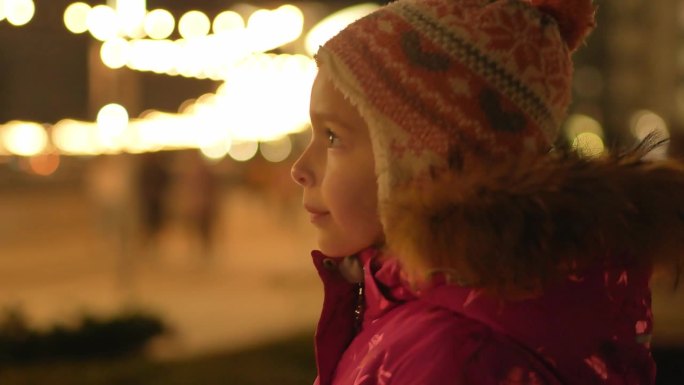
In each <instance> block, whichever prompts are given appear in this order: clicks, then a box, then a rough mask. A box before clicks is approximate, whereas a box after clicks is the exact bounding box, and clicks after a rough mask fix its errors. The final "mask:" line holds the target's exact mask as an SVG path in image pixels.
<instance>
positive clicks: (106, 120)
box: [97, 103, 128, 151]
mask: <svg viewBox="0 0 684 385" xmlns="http://www.w3.org/2000/svg"><path fill="white" fill-rule="evenodd" d="M97 128H98V139H99V141H100V144H101V145H102V146H103V147H104V148H106V149H108V150H113V151H117V150H120V149H121V147H122V146H123V145H124V134H125V131H126V129H127V128H128V111H126V109H125V108H124V107H123V106H121V105H119V104H116V103H110V104H107V105H106V106H104V107H102V108H101V109H100V111H99V112H98V113H97Z"/></svg>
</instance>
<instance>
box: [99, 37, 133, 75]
mask: <svg viewBox="0 0 684 385" xmlns="http://www.w3.org/2000/svg"><path fill="white" fill-rule="evenodd" d="M129 53H130V46H129V44H128V41H127V40H125V39H123V38H120V37H117V38H114V39H110V40H107V41H105V42H104V43H102V47H100V58H101V59H102V63H104V64H105V65H106V66H107V67H109V68H113V69H116V68H121V67H123V66H125V65H126V63H127V62H128V60H129Z"/></svg>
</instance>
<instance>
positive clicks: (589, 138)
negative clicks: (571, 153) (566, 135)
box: [572, 132, 605, 158]
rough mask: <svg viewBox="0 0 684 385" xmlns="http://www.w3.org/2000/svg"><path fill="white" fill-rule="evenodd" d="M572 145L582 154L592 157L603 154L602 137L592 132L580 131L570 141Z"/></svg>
mask: <svg viewBox="0 0 684 385" xmlns="http://www.w3.org/2000/svg"><path fill="white" fill-rule="evenodd" d="M572 147H573V148H574V149H575V150H576V151H577V152H578V153H579V154H580V155H582V156H584V157H589V158H594V157H597V156H600V155H601V154H603V151H604V150H605V145H604V143H603V139H602V138H601V137H600V136H598V135H596V134H595V133H593V132H582V133H580V134H579V135H577V137H575V140H574V141H573V143H572Z"/></svg>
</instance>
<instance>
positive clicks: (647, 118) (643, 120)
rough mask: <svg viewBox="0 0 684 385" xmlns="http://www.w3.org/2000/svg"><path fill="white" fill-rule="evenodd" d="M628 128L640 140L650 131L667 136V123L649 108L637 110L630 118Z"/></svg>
mask: <svg viewBox="0 0 684 385" xmlns="http://www.w3.org/2000/svg"><path fill="white" fill-rule="evenodd" d="M630 129H631V131H632V134H634V136H635V137H636V138H637V139H639V140H641V139H644V138H645V137H647V136H648V135H649V134H651V133H657V134H658V135H660V136H661V137H663V138H666V137H668V136H669V130H668V128H667V123H665V120H664V119H663V118H662V117H661V116H660V115H658V114H656V113H655V112H653V111H649V110H639V111H637V112H635V113H634V114H633V115H632V118H631V119H630Z"/></svg>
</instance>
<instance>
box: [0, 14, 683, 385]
mask: <svg viewBox="0 0 684 385" xmlns="http://www.w3.org/2000/svg"><path fill="white" fill-rule="evenodd" d="M380 4H383V2H378V3H363V4H362V3H360V2H356V1H349V0H347V1H333V0H325V1H306V2H293V3H284V2H278V1H260V0H251V1H249V2H234V1H230V0H194V1H169V0H91V1H86V2H73V1H69V0H0V384H2V385H5V384H9V385H13V384H35V383H41V384H42V383H48V382H49V383H53V384H58V385H61V384H157V383H159V384H161V383H164V384H190V383H192V384H266V383H274V382H275V383H278V384H303V383H311V382H312V380H313V377H314V375H315V368H314V361H313V351H312V350H313V344H312V337H311V336H312V333H313V329H314V327H315V323H316V320H317V317H318V314H319V311H320V306H321V301H322V293H321V285H320V283H319V281H318V278H317V276H316V273H315V271H314V269H313V266H312V265H311V263H310V257H309V252H310V249H311V248H313V247H314V245H315V240H314V234H313V232H312V229H311V226H310V225H309V223H308V220H307V218H306V217H305V216H304V215H303V212H302V211H303V210H301V202H300V192H299V189H298V188H297V187H296V186H295V185H294V183H292V182H291V180H290V176H289V168H290V165H291V163H292V161H293V160H294V159H295V158H296V156H297V154H298V153H299V152H300V151H301V150H302V149H303V148H304V146H305V144H306V143H307V141H308V136H307V135H308V133H307V129H308V124H309V122H308V103H309V100H308V98H309V90H310V87H311V83H312V81H313V78H314V76H315V73H316V66H315V64H314V62H313V59H312V54H313V53H314V52H315V50H316V48H317V47H318V46H319V45H320V44H322V43H323V42H324V41H325V40H327V39H328V38H329V37H331V36H332V35H333V34H334V33H336V32H337V31H339V30H340V29H341V28H343V27H344V26H345V25H347V24H348V23H349V22H351V21H353V20H355V19H356V18H358V17H360V16H362V15H364V14H367V13H368V12H370V11H372V10H373V9H375V8H376V7H377V6H378V5H380ZM597 4H598V5H599V13H598V15H599V16H598V18H599V20H598V22H599V27H598V29H597V30H596V31H595V33H594V34H593V35H592V37H591V38H590V40H589V42H588V44H587V46H586V47H583V48H581V49H580V51H579V52H578V54H577V55H576V57H575V62H576V78H575V83H574V94H575V95H574V98H575V99H574V103H573V105H572V107H571V111H570V112H571V114H570V115H569V117H568V119H567V121H566V123H565V124H564V126H563V130H564V135H563V137H562V139H561V142H562V143H559V144H561V145H569V146H577V147H578V148H580V149H581V151H583V152H585V153H586V154H587V155H596V154H599V153H601V152H602V151H605V150H606V149H618V148H629V147H630V146H633V145H634V144H635V143H637V142H638V141H639V140H640V139H643V138H644V137H645V136H646V135H647V133H649V132H652V131H659V132H661V133H662V134H663V135H666V136H669V137H671V139H672V140H671V142H670V144H669V145H667V146H663V147H662V148H661V150H660V151H659V152H657V153H655V154H654V156H659V157H664V156H672V157H682V156H684V145H682V143H683V142H684V141H683V140H682V137H683V136H684V1H682V0H658V1H649V0H609V1H598V2H597ZM673 199H684V197H673ZM653 286H654V303H653V305H654V312H655V317H656V324H655V335H654V347H655V355H656V358H657V360H658V361H659V364H660V367H661V370H660V375H659V379H658V381H659V384H684V374H683V373H684V353H683V352H684V293H683V292H684V290H682V289H681V288H680V290H678V291H675V290H673V289H672V286H673V283H672V282H670V281H667V280H664V279H662V280H656V281H654V284H653Z"/></svg>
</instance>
